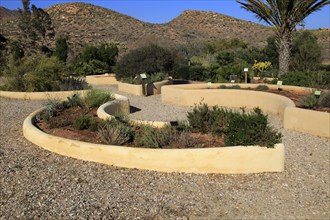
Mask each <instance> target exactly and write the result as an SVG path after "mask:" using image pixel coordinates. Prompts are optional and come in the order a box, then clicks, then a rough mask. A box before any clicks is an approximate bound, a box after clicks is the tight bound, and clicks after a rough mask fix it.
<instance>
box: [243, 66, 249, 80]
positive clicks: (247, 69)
mask: <svg viewBox="0 0 330 220" xmlns="http://www.w3.org/2000/svg"><path fill="white" fill-rule="evenodd" d="M248 72H249V68H244V74H245V83H247V73H248Z"/></svg>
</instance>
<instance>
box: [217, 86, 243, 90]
mask: <svg viewBox="0 0 330 220" xmlns="http://www.w3.org/2000/svg"><path fill="white" fill-rule="evenodd" d="M218 89H241V87H240V86H239V85H233V86H226V85H220V86H219V87H218Z"/></svg>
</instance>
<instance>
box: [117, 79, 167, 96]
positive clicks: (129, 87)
mask: <svg viewBox="0 0 330 220" xmlns="http://www.w3.org/2000/svg"><path fill="white" fill-rule="evenodd" d="M172 84H173V82H172V81H171V80H163V81H161V82H155V83H148V84H147V85H146V86H145V91H146V93H147V95H156V94H161V90H162V87H163V86H166V85H172ZM118 90H119V91H121V92H127V93H129V94H133V95H138V96H142V95H143V91H142V85H134V84H129V83H118Z"/></svg>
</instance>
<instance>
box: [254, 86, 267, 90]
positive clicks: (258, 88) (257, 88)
mask: <svg viewBox="0 0 330 220" xmlns="http://www.w3.org/2000/svg"><path fill="white" fill-rule="evenodd" d="M268 89H269V87H268V86H266V85H258V86H257V87H256V90H258V91H264V90H268Z"/></svg>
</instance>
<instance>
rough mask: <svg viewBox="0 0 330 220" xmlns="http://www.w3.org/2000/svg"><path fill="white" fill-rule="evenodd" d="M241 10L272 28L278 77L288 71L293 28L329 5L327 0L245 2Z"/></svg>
mask: <svg viewBox="0 0 330 220" xmlns="http://www.w3.org/2000/svg"><path fill="white" fill-rule="evenodd" d="M236 1H237V2H238V3H239V4H241V5H242V8H244V9H246V10H247V11H251V12H252V13H254V14H255V16H256V17H257V18H258V19H259V20H260V21H264V22H266V23H267V24H269V25H271V26H274V30H275V34H276V46H277V51H278V53H279V72H278V76H280V75H283V74H286V73H287V72H288V71H289V64H290V51H291V45H292V34H293V31H294V30H295V27H296V26H297V25H298V24H299V23H300V22H301V21H303V20H304V19H305V18H306V17H307V16H308V15H310V14H312V13H313V12H315V11H317V10H319V9H321V8H322V7H323V6H325V5H327V4H329V3H330V2H329V0H246V1H239V0H236Z"/></svg>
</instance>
